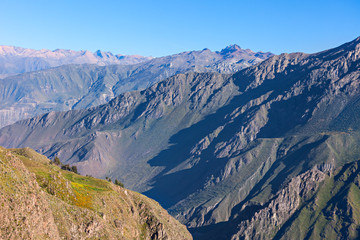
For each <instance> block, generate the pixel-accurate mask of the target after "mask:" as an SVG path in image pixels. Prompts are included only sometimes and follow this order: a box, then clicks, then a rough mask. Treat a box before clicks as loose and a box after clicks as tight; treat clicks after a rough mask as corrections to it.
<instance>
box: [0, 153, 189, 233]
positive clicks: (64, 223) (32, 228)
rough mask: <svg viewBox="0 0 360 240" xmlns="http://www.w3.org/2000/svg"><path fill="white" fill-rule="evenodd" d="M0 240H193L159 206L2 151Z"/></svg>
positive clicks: (36, 157) (32, 156)
mask: <svg viewBox="0 0 360 240" xmlns="http://www.w3.org/2000/svg"><path fill="white" fill-rule="evenodd" d="M0 194H1V195H0V209H1V211H0V219H1V222H0V239H52V240H53V239H174V240H177V239H184V240H185V239H191V235H190V234H189V233H188V231H187V230H186V228H185V226H183V225H181V224H180V223H179V222H177V221H176V220H175V219H173V218H172V217H171V216H170V215H169V214H168V213H167V212H166V211H165V210H163V209H162V208H161V207H160V206H159V204H158V203H156V202H155V201H153V200H151V199H148V198H147V197H145V196H143V195H141V194H138V193H135V192H132V191H130V190H127V189H124V188H122V187H119V186H117V185H114V184H112V183H110V182H108V181H105V180H99V179H96V178H93V177H85V176H80V175H78V174H75V173H72V172H69V171H65V170H61V169H60V168H59V167H58V166H56V165H54V164H51V162H50V160H48V159H47V158H46V157H44V156H42V155H40V154H38V153H36V152H35V151H33V150H31V149H29V148H23V149H5V148H1V147H0Z"/></svg>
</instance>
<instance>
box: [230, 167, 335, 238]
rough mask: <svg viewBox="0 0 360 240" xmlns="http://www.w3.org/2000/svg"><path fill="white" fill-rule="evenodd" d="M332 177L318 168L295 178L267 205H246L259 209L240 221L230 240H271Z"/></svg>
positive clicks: (246, 206)
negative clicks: (326, 180)
mask: <svg viewBox="0 0 360 240" xmlns="http://www.w3.org/2000/svg"><path fill="white" fill-rule="evenodd" d="M328 174H330V172H328V173H324V172H321V171H319V170H317V169H313V170H309V171H307V172H306V173H303V174H301V175H299V176H297V177H295V178H293V179H291V181H290V182H289V183H288V184H287V186H285V187H284V188H282V189H281V190H280V191H279V192H278V193H277V194H276V195H275V196H274V198H273V200H271V201H270V202H267V203H266V204H265V205H264V206H257V207H254V206H248V205H246V204H245V205H244V206H243V207H242V210H241V211H240V213H239V214H238V215H240V216H241V214H242V211H244V209H246V208H249V207H253V208H260V209H261V210H259V211H256V212H254V213H252V214H253V217H252V218H251V219H249V220H246V221H240V223H239V225H238V231H237V233H236V234H234V235H233V236H232V238H231V239H272V238H273V237H274V235H275V233H276V232H277V231H278V229H280V227H281V226H282V225H283V224H284V223H285V222H286V221H287V220H288V219H289V218H290V217H291V216H292V215H293V214H294V213H295V212H296V211H297V210H298V208H299V207H300V204H301V203H302V202H304V201H307V200H309V199H310V197H312V196H313V195H314V193H315V192H317V190H318V188H319V185H320V184H321V183H322V182H323V181H324V180H325V179H326V177H327V176H328Z"/></svg>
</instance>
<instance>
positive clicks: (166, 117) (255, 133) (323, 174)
mask: <svg viewBox="0 0 360 240" xmlns="http://www.w3.org/2000/svg"><path fill="white" fill-rule="evenodd" d="M206 51H207V50H203V51H202V53H203V54H206ZM172 63H173V64H174V63H175V62H172ZM359 109H360V38H357V39H355V40H353V41H351V42H349V43H346V44H343V45H341V46H339V47H337V48H334V49H329V50H326V51H323V52H319V53H315V54H305V53H291V54H281V55H277V56H273V57H270V58H268V59H266V60H264V61H262V62H261V63H259V64H256V65H254V66H251V67H248V68H246V69H243V70H241V71H238V72H236V73H233V74H220V73H217V72H211V73H209V72H205V73H195V72H189V73H185V74H177V75H174V76H172V77H170V78H168V79H166V80H164V81H161V82H159V83H156V84H153V85H152V86H151V87H149V88H147V89H145V90H142V91H133V92H125V93H123V94H120V95H119V96H118V97H115V98H114V99H112V100H111V101H110V102H109V103H107V104H104V105H101V106H98V107H94V108H90V109H86V110H72V111H67V112H60V113H56V112H51V113H48V114H45V115H41V116H37V117H35V118H31V119H27V120H22V121H19V122H17V123H16V124H13V125H10V126H7V127H5V128H2V129H1V130H0V145H4V146H7V147H22V146H31V147H33V148H35V149H36V150H38V151H40V152H42V153H44V154H45V155H47V156H50V157H52V156H55V155H58V156H60V158H61V159H63V160H64V161H65V162H66V163H69V164H75V165H77V166H78V168H79V170H80V171H82V172H83V173H88V174H92V175H95V176H98V177H104V176H111V177H112V178H116V177H119V178H121V181H123V182H124V183H125V185H126V186H129V187H130V188H131V189H135V190H137V191H140V192H143V193H144V194H145V195H147V196H149V197H152V198H154V199H155V200H157V201H159V202H160V203H161V204H162V206H164V207H165V208H166V209H167V210H168V211H169V212H170V213H171V214H172V215H173V216H175V217H176V218H177V219H178V220H180V221H181V222H182V223H184V224H186V225H187V226H188V227H189V228H190V230H191V232H192V234H193V236H194V238H195V239H207V240H209V239H297V236H299V235H298V234H299V232H300V233H301V234H304V233H305V234H306V236H308V237H309V238H310V236H313V237H314V238H315V239H317V238H319V237H321V238H324V239H329V238H330V237H331V236H334V235H333V234H334V233H336V234H339V236H340V238H349V236H352V238H354V239H356V237H357V236H359V235H358V232H357V229H359V228H360V221H358V216H359V214H358V211H359V212H360V207H359V206H357V205H356V204H358V202H356V199H359V196H360V194H359V192H360V186H359V183H358V179H359V177H358V175H359V170H358V169H359V167H358V165H359V164H358V163H357V161H358V160H359V159H360V150H359V149H360V148H359V146H360V127H359V126H360V111H359ZM337 176H338V177H337ZM322 186H325V187H326V189H325V188H324V189H322ZM341 186H345V187H346V188H344V189H342V190H341V191H340V190H339V189H341ZM328 190H330V192H334V193H336V194H337V195H336V196H335V197H332V196H329V194H328V192H329V191H328ZM342 199H346V200H347V201H348V203H349V204H350V205H345V206H344V204H341V200H342ZM354 201H355V203H354ZM308 209H314V213H316V215H309V214H308ZM344 211H349V212H350V211H354V214H353V215H351V216H349V217H348V218H347V217H346V216H347V215H348V214H347V213H346V212H344ZM324 214H326V215H325V216H324ZM318 217H319V218H318ZM340 218H341V219H343V220H341V221H340V220H339V221H333V220H331V219H340ZM303 219H308V220H309V221H307V222H306V225H303V226H299V225H300V224H298V223H299V222H302V221H303ZM308 223H309V224H308ZM312 223H314V225H313V226H314V227H315V226H316V228H312V225H311V224H312ZM324 223H329V225H327V226H324ZM342 223H344V224H342ZM288 229H290V230H291V231H289V232H287V230H288ZM291 234H293V235H291Z"/></svg>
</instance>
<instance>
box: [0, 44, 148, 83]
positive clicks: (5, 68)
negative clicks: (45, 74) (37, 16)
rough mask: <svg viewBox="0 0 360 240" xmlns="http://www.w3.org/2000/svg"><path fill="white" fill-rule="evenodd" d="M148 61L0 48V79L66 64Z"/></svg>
mask: <svg viewBox="0 0 360 240" xmlns="http://www.w3.org/2000/svg"><path fill="white" fill-rule="evenodd" d="M150 59H152V57H143V56H139V55H121V54H117V55H113V54H112V53H111V52H103V51H100V50H98V51H96V52H94V53H93V52H90V51H74V50H66V49H56V50H54V51H51V50H48V49H42V50H34V49H28V48H21V47H14V46H0V78H5V77H8V76H11V75H17V74H20V73H25V72H32V71H39V70H43V69H48V68H52V67H58V66H61V65H67V64H86V63H87V64H96V65H99V66H105V65H111V64H121V65H129V64H136V63H140V62H144V61H148V60H150Z"/></svg>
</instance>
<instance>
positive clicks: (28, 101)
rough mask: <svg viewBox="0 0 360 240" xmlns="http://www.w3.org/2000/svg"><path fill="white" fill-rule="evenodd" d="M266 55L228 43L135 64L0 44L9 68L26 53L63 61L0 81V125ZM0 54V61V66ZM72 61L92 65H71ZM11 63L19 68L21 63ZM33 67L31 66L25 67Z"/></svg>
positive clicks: (248, 63) (228, 68) (226, 68)
mask: <svg viewBox="0 0 360 240" xmlns="http://www.w3.org/2000/svg"><path fill="white" fill-rule="evenodd" d="M4 49H5V50H7V51H5V50H4ZM9 49H10V50H9ZM15 50H16V51H15ZM1 51H2V52H1ZM13 52H15V53H13ZM1 53H2V54H1ZM20 53H21V54H20ZM85 53H86V54H85ZM272 55H273V54H271V53H263V52H257V53H255V52H252V51H251V50H248V49H241V48H240V47H239V46H237V45H231V46H229V47H226V48H224V49H223V50H221V51H220V52H212V51H210V50H209V49H204V50H202V51H190V52H183V53H179V54H174V55H170V56H165V57H160V58H154V59H151V60H150V59H149V58H141V59H140V58H136V59H137V60H136V61H137V62H141V63H137V64H130V63H135V62H136V61H135V60H134V57H133V56H131V57H124V58H120V59H119V57H118V55H116V56H113V55H112V54H111V53H106V54H105V53H101V54H100V52H96V53H95V54H93V53H90V52H88V51H87V52H75V51H70V50H56V51H49V50H42V51H35V50H29V49H22V48H20V49H19V48H13V47H7V48H6V47H2V50H1V48H0V66H3V67H4V69H11V67H9V66H8V64H10V63H12V62H13V60H12V59H18V58H20V59H22V60H21V61H23V60H24V59H27V58H28V57H30V56H32V58H31V59H33V58H34V57H36V58H38V59H41V61H52V60H53V59H55V60H56V64H58V65H60V64H66V65H63V66H59V67H56V68H50V69H46V70H42V71H33V72H27V73H23V74H19V75H16V76H11V77H7V78H5V79H0V102H1V103H2V104H1V106H0V127H3V126H5V125H8V124H11V123H14V122H16V121H18V120H21V119H25V118H29V117H33V116H36V115H39V114H43V113H47V112H50V111H65V110H71V109H84V108H89V107H93V106H98V105H100V104H104V103H107V102H108V101H110V100H111V99H112V98H114V97H115V96H118V95H119V94H121V93H123V92H126V91H131V90H139V89H145V88H147V87H149V86H151V85H152V84H154V83H156V82H158V81H160V80H163V79H166V78H168V77H170V76H172V75H174V74H177V73H185V72H189V71H196V72H221V73H233V72H236V71H238V70H240V69H243V68H246V67H248V66H251V65H254V64H256V63H258V62H260V61H262V60H264V59H266V58H268V57H270V56H272ZM100 56H102V57H100ZM2 58H3V61H4V64H1V61H2V60H1V59H2ZM114 59H115V60H114ZM55 60H54V61H55ZM14 61H15V60H14ZM72 63H95V64H91V65H89V64H81V65H80V64H77V65H74V64H72ZM14 64H15V65H16V66H21V64H20V65H19V64H17V63H14ZM56 64H52V65H51V64H50V65H49V66H48V67H50V66H56ZM69 64H70V65H69ZM96 64H97V65H96ZM108 64H117V65H108ZM119 64H121V65H119ZM99 65H107V66H99ZM36 68H37V67H36V66H35V65H34V66H32V67H30V68H29V69H28V70H35V69H36Z"/></svg>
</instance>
